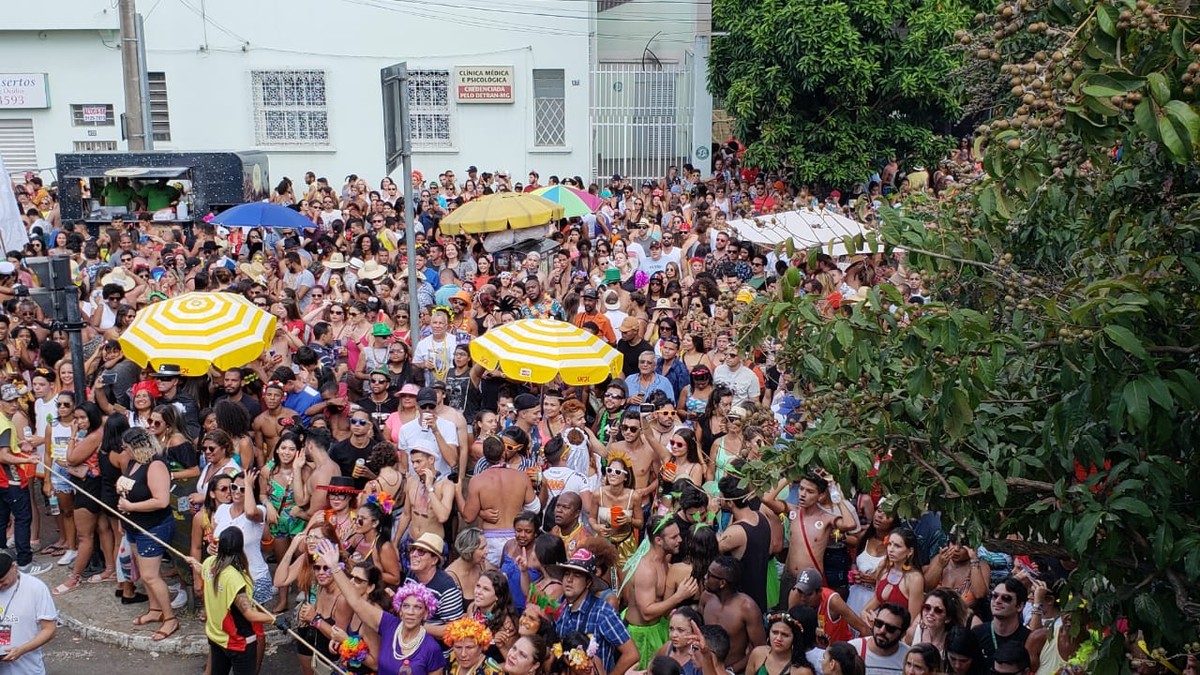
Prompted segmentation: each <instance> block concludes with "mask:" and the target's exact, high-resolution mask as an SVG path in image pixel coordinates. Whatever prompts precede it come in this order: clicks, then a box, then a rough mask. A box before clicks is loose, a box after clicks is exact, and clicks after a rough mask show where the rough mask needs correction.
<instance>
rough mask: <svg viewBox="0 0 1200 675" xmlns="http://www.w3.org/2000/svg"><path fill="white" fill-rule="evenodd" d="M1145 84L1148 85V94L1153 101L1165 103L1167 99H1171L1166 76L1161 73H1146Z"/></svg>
mask: <svg viewBox="0 0 1200 675" xmlns="http://www.w3.org/2000/svg"><path fill="white" fill-rule="evenodd" d="M1146 84H1148V85H1149V88H1150V96H1152V97H1153V98H1154V102H1155V103H1157V104H1159V105H1166V104H1167V101H1170V100H1171V85H1169V84H1167V78H1166V77H1165V76H1164V75H1163V74H1162V73H1150V74H1149V75H1147V76H1146ZM1142 100H1145V99H1142Z"/></svg>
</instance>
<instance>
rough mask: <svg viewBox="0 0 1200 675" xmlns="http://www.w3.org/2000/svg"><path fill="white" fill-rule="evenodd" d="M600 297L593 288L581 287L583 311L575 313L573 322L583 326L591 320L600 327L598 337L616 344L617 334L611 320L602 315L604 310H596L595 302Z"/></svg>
mask: <svg viewBox="0 0 1200 675" xmlns="http://www.w3.org/2000/svg"><path fill="white" fill-rule="evenodd" d="M599 298H600V294H599V293H598V292H597V291H596V289H594V288H585V289H583V294H582V299H583V311H582V312H580V313H578V314H576V315H575V318H574V319H573V323H574V324H575V325H576V326H578V327H580V328H583V325H584V324H585V323H588V322H591V323H594V324H596V327H597V328H599V329H600V337H602V338H604V339H605V340H607V341H608V343H609V344H610V345H615V344H617V335H616V333H614V332H613V327H612V322H611V321H609V320H608V317H607V316H605V315H604V312H597V311H596V303H597V300H598V299H599Z"/></svg>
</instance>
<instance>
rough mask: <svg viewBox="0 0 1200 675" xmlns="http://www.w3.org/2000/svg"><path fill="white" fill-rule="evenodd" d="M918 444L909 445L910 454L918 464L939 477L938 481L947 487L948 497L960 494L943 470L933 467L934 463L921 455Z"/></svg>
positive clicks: (935, 476)
mask: <svg viewBox="0 0 1200 675" xmlns="http://www.w3.org/2000/svg"><path fill="white" fill-rule="evenodd" d="M916 445H917V444H916V443H910V444H909V447H908V454H909V456H911V457H912V458H913V459H914V460H916V462H917V464H920V465H921V468H923V469H925V470H926V471H928V472H929V473H931V474H933V476H934V478H937V479H938V482H939V483H941V484H942V487H944V488H946V496H947V497H949V496H951V495H955V494H958V491H957V490H955V489H954V488H952V487H950V481H948V480H946V477H945V476H943V475H942V472H941V471H938V470H937V469H935V468H934V467H933V465H931V464H930V463H929V462H927V461H925V458H924V457H922V456H921V451H920V450H917V447H916Z"/></svg>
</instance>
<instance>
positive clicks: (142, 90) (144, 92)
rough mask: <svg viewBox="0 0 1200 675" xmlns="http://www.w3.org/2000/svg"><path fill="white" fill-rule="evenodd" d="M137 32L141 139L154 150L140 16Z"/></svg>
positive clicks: (144, 36)
mask: <svg viewBox="0 0 1200 675" xmlns="http://www.w3.org/2000/svg"><path fill="white" fill-rule="evenodd" d="M134 27H135V28H136V29H137V30H136V31H134V33H135V35H136V36H137V54H138V93H139V94H140V95H141V97H142V133H143V134H144V136H143V137H142V138H143V139H144V140H145V148H146V150H153V149H154V119H153V118H152V117H151V116H150V73H149V72H148V71H149V68H150V65H149V64H148V63H146V24H145V22H144V21H142V15H141V14H138V15H137V23H136V24H135V26H134Z"/></svg>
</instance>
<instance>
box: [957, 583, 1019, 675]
mask: <svg viewBox="0 0 1200 675" xmlns="http://www.w3.org/2000/svg"><path fill="white" fill-rule="evenodd" d="M990 599H991V608H992V620H991V621H989V622H988V623H985V624H980V625H978V626H976V627H974V628H972V629H971V632H972V633H974V634H975V639H976V640H978V641H979V649H980V651H982V652H983V659H984V666H985V667H986V668H990V667H991V666H992V662H993V659H995V657H996V654H997V653H998V652H999V651H1000V649H1001V648H1002V647H1004V646H1005V645H1008V644H1010V643H1011V644H1016V645H1019V646H1020V647H1021V648H1022V649H1024V648H1025V642H1026V640H1028V639H1029V634H1030V632H1031V631H1030V630H1029V629H1028V628H1026V627H1025V623H1024V622H1023V621H1022V620H1021V613H1022V611H1023V610H1024V609H1025V601H1026V600H1028V599H1029V589H1027V588H1025V584H1023V583H1021V580H1020V579H1017V578H1016V577H1013V576H1007V577H1004V578H1003V579H1001V580H1000V581H998V582H997V583H996V586H995V588H993V589H992V595H991V598H990Z"/></svg>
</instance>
